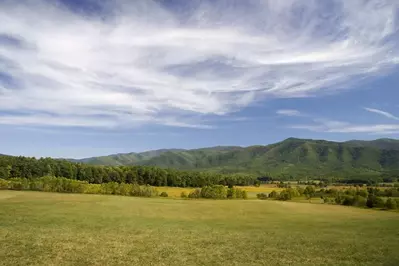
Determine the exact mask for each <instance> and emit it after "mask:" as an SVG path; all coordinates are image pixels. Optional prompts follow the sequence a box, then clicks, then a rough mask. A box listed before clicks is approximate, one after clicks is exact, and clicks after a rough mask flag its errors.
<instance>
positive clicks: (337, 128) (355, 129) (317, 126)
mask: <svg viewBox="0 0 399 266" xmlns="http://www.w3.org/2000/svg"><path fill="white" fill-rule="evenodd" d="M290 128H294V129H305V130H310V131H315V132H325V133H366V134H377V135H384V134H398V133H399V124H355V123H350V122H344V121H335V120H329V119H314V120H313V123H310V124H306V125H305V124H302V125H292V126H290Z"/></svg>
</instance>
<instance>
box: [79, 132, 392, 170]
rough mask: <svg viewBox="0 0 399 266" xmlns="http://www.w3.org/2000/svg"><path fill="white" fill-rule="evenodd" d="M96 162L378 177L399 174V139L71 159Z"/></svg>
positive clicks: (296, 141)
mask: <svg viewBox="0 0 399 266" xmlns="http://www.w3.org/2000/svg"><path fill="white" fill-rule="evenodd" d="M73 161H78V162H83V163H88V164H95V165H151V166H159V167H165V168H176V169H185V170H202V171H212V172H220V173H240V172H247V173H248V172H251V173H258V174H261V173H270V174H273V175H294V176H304V175H336V176H342V175H345V176H348V175H380V174H381V173H382V172H384V173H385V172H387V171H388V172H395V173H396V172H399V140H396V139H376V140H372V141H363V140H350V141H346V142H334V141H327V140H312V139H297V138H288V139H286V140H284V141H281V142H278V143H274V144H270V145H266V146H263V145H254V146H249V147H238V146H216V147H208V148H200V149H190V150H186V149H161V150H154V151H146V152H141V153H125V154H114V155H109V156H101V157H92V158H85V159H81V160H73Z"/></svg>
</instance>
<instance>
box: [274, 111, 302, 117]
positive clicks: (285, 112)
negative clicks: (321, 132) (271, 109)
mask: <svg viewBox="0 0 399 266" xmlns="http://www.w3.org/2000/svg"><path fill="white" fill-rule="evenodd" d="M276 114H279V115H285V116H301V112H299V111H298V110H294V109H281V110H277V112H276Z"/></svg>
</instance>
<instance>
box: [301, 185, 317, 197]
mask: <svg viewBox="0 0 399 266" xmlns="http://www.w3.org/2000/svg"><path fill="white" fill-rule="evenodd" d="M315 192H316V191H315V189H314V187H313V186H307V187H306V188H305V190H304V191H303V194H304V195H305V196H306V198H307V199H311V198H312V197H313V196H314V194H315Z"/></svg>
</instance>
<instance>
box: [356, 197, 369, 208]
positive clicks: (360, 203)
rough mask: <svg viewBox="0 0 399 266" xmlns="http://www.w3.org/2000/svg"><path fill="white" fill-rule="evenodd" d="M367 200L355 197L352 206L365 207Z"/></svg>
mask: <svg viewBox="0 0 399 266" xmlns="http://www.w3.org/2000/svg"><path fill="white" fill-rule="evenodd" d="M366 203H367V199H366V198H365V197H363V196H360V195H356V196H355V198H354V201H353V205H354V206H357V207H366Z"/></svg>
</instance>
